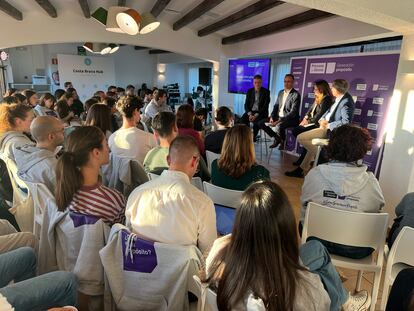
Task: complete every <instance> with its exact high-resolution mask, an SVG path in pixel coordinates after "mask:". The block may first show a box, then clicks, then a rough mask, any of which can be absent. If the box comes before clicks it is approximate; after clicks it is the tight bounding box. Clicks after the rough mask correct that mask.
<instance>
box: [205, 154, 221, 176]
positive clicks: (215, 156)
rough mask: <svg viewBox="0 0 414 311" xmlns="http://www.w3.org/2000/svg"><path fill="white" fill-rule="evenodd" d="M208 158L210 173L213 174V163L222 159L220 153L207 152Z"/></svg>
mask: <svg viewBox="0 0 414 311" xmlns="http://www.w3.org/2000/svg"><path fill="white" fill-rule="evenodd" d="M206 157H207V167H208V171H209V172H210V173H211V163H213V161H214V160H215V159H218V158H220V153H214V152H211V151H208V150H206Z"/></svg>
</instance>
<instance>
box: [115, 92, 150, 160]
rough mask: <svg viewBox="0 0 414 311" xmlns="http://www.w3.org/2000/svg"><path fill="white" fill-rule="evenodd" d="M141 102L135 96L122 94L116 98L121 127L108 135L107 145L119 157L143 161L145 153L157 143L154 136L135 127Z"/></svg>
mask: <svg viewBox="0 0 414 311" xmlns="http://www.w3.org/2000/svg"><path fill="white" fill-rule="evenodd" d="M141 107H142V103H141V102H140V100H139V99H138V97H135V96H124V97H122V98H121V99H119V100H118V103H117V109H118V111H119V112H120V113H121V115H122V121H123V123H122V127H121V128H120V129H119V130H117V131H116V132H115V133H113V134H112V135H111V136H110V137H109V140H108V142H109V147H110V148H111V151H112V153H113V154H115V155H117V156H119V157H126V158H130V159H136V160H137V161H138V162H140V163H143V161H144V159H145V156H146V154H147V153H148V151H150V150H151V149H152V148H154V147H155V146H156V145H157V143H156V140H155V138H154V136H153V135H152V134H150V133H148V132H144V131H142V130H140V129H138V128H137V124H138V122H139V121H140V118H141V116H140V113H139V110H140V109H141Z"/></svg>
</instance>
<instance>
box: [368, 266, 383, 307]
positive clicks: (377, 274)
mask: <svg viewBox="0 0 414 311" xmlns="http://www.w3.org/2000/svg"><path fill="white" fill-rule="evenodd" d="M381 273H382V271H381V270H379V271H378V272H375V274H374V286H373V288H372V296H371V297H372V298H371V308H370V310H371V311H375V305H376V304H377V299H378V291H379V286H380V282H381Z"/></svg>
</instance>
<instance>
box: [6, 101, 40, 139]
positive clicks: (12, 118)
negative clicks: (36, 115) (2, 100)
mask: <svg viewBox="0 0 414 311" xmlns="http://www.w3.org/2000/svg"><path fill="white" fill-rule="evenodd" d="M29 111H32V107H30V106H28V105H26V104H11V105H6V104H2V105H0V134H4V133H6V132H8V131H12V130H13V128H14V127H15V126H16V119H21V120H26V118H27V116H28V115H27V113H28V112H29Z"/></svg>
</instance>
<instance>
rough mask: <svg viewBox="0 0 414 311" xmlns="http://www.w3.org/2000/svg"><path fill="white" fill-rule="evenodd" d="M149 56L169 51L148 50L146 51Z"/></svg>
mask: <svg viewBox="0 0 414 311" xmlns="http://www.w3.org/2000/svg"><path fill="white" fill-rule="evenodd" d="M148 53H149V54H167V53H171V52H170V51H165V50H156V49H155V50H149V51H148Z"/></svg>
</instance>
